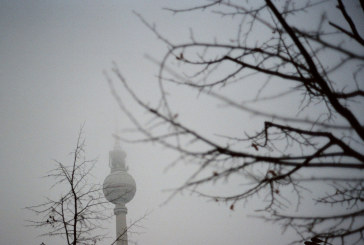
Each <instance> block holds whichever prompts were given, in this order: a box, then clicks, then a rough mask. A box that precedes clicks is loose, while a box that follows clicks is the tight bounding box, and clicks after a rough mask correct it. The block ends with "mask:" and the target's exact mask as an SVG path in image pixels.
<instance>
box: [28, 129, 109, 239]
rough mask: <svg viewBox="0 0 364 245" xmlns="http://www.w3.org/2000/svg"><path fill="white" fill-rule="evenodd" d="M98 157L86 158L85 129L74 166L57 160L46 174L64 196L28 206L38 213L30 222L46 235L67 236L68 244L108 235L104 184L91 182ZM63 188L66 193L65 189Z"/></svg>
mask: <svg viewBox="0 0 364 245" xmlns="http://www.w3.org/2000/svg"><path fill="white" fill-rule="evenodd" d="M95 163H96V161H95V160H87V159H86V158H85V140H84V138H83V135H82V128H81V130H80V132H79V134H78V138H77V143H76V146H75V148H74V151H73V152H72V163H71V164H70V165H67V164H64V163H62V162H59V161H56V168H54V169H53V170H51V171H50V172H49V173H48V174H47V175H46V177H47V178H51V179H52V180H54V181H55V182H54V184H53V186H52V188H61V190H60V192H61V194H60V196H59V197H57V198H55V199H53V198H47V199H46V200H45V201H44V202H42V203H41V204H38V205H34V206H30V207H27V209H28V210H30V211H32V212H34V213H35V214H37V218H35V219H34V220H29V222H30V225H31V226H34V227H36V228H41V229H44V230H45V232H44V233H43V234H42V236H50V237H54V236H56V237H62V238H65V240H66V244H69V245H71V244H73V245H75V244H88V245H90V244H96V243H99V241H101V240H103V239H105V238H106V233H105V231H104V230H102V227H103V223H102V222H103V221H105V220H107V219H108V218H110V217H111V213H109V214H108V212H107V207H108V205H107V203H108V202H107V201H106V200H105V198H104V196H103V193H102V186H100V185H98V184H91V182H90V177H91V171H92V169H93V167H94V165H95ZM62 191H63V192H62Z"/></svg>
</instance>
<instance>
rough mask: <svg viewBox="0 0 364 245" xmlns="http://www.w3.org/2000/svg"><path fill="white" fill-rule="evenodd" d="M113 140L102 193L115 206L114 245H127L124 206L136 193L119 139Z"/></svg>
mask: <svg viewBox="0 0 364 245" xmlns="http://www.w3.org/2000/svg"><path fill="white" fill-rule="evenodd" d="M113 137H114V138H115V145H114V149H113V150H112V151H110V152H109V167H110V169H111V172H110V174H109V175H108V176H107V177H106V178H105V180H104V184H103V192H104V195H105V198H106V199H107V200H108V201H109V202H111V203H113V204H115V208H114V214H115V216H116V244H117V245H128V236H127V230H128V227H127V225H126V214H127V212H128V209H127V208H126V206H125V204H126V203H128V202H130V201H131V200H132V199H133V197H134V195H135V191H136V184H135V180H134V178H133V177H132V176H131V175H130V174H128V172H127V168H126V166H125V158H126V153H125V152H124V151H123V150H122V149H121V146H120V138H119V137H118V136H117V135H115V134H113Z"/></svg>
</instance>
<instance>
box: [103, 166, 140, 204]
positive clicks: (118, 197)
mask: <svg viewBox="0 0 364 245" xmlns="http://www.w3.org/2000/svg"><path fill="white" fill-rule="evenodd" d="M135 191H136V183H135V180H134V178H133V177H132V176H131V175H130V174H128V173H127V172H125V171H115V172H112V173H111V174H109V175H108V176H107V177H106V178H105V180H104V184H103V192H104V195H105V198H106V199H107V200H108V201H109V202H112V203H114V204H125V203H128V202H130V201H131V199H133V197H134V195H135Z"/></svg>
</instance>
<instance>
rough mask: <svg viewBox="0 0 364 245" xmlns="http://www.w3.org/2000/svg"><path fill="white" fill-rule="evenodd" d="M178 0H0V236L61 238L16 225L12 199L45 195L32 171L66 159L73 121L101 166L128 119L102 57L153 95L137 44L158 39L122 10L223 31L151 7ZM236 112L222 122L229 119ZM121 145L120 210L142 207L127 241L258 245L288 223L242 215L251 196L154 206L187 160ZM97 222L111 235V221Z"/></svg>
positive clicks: (158, 49) (102, 168) (159, 46)
mask: <svg viewBox="0 0 364 245" xmlns="http://www.w3.org/2000/svg"><path fill="white" fill-rule="evenodd" d="M181 2H182V1H173V0H169V1H168V0H153V1H152V0H143V1H142V0H140V1H135V0H134V1H133V0H103V1H97V0H88V1H85V0H83V1H81V0H74V1H58V0H55V1H44V0H34V1H29V0H24V1H22V0H8V1H7V0H0V166H1V169H0V185H1V188H0V244H4V245H5V244H6V245H21V244H27V245H28V244H40V243H41V242H42V241H46V242H47V244H55V245H57V244H63V243H62V241H61V240H51V239H48V238H40V237H37V235H38V234H39V233H40V231H39V230H34V229H33V228H30V227H27V226H26V222H25V221H24V220H25V219H27V218H29V217H30V214H29V213H28V212H27V211H26V210H24V207H26V206H28V205H32V204H36V203H39V202H40V201H42V200H43V198H44V197H45V196H48V195H50V192H51V191H50V190H49V187H50V184H51V182H50V181H49V180H45V179H42V178H41V176H43V175H45V174H46V172H47V171H48V170H50V169H51V168H52V167H53V166H54V165H53V164H54V162H53V159H57V160H60V161H64V162H66V161H67V160H70V159H69V155H68V154H69V152H71V151H72V150H73V146H74V145H75V142H76V139H77V133H78V130H79V127H80V125H81V124H83V123H84V122H85V128H84V133H85V138H86V145H87V147H86V154H87V157H88V158H98V163H97V166H96V168H95V172H94V175H95V182H100V183H102V181H103V180H104V178H105V176H106V175H107V174H108V173H109V168H108V151H109V150H111V149H112V146H113V140H112V138H111V134H112V133H113V132H114V131H115V130H116V129H118V128H120V129H122V128H125V127H128V126H130V123H129V122H128V121H127V120H126V119H125V118H124V117H123V116H122V113H121V112H120V111H119V109H118V107H117V104H116V102H115V100H114V99H113V97H112V96H111V93H110V89H109V87H108V85H107V82H106V80H105V78H104V76H103V70H110V68H111V67H112V61H115V62H116V63H117V64H118V65H119V67H120V68H121V69H122V71H123V74H124V75H125V76H126V77H127V79H128V80H129V81H130V82H131V83H132V86H134V87H136V88H138V91H139V93H142V96H145V98H147V99H148V98H152V97H153V96H155V95H154V94H153V92H150V91H151V90H150V87H151V86H154V85H153V84H154V83H152V82H151V81H152V80H155V76H156V74H157V71H158V69H157V68H158V67H156V66H155V65H154V64H152V63H151V62H150V61H148V60H147V59H145V58H144V55H145V54H148V55H151V56H152V57H156V58H158V59H161V57H162V55H163V54H164V52H165V51H166V47H165V46H164V45H163V43H161V42H160V41H159V40H158V39H157V38H156V37H155V36H154V35H153V33H151V32H150V31H149V30H147V28H146V27H145V26H144V25H143V24H142V23H141V21H140V20H139V19H138V18H137V17H136V16H135V15H134V14H133V12H132V11H133V10H134V11H136V12H138V13H140V14H141V15H143V16H144V17H145V19H147V20H148V21H150V22H152V23H155V24H156V26H157V27H158V29H159V30H160V31H161V32H162V33H164V34H166V36H168V37H170V38H171V40H174V41H177V40H185V39H186V38H188V37H189V30H188V28H189V27H193V28H196V30H199V36H200V37H201V38H204V37H205V35H206V36H208V35H209V32H210V31H212V30H213V32H214V33H216V32H218V31H221V32H225V33H227V35H229V34H232V33H234V30H231V29H229V28H226V25H225V24H224V21H222V22H221V23H220V22H218V23H217V22H215V21H214V19H213V17H212V16H211V15H196V14H195V15H189V14H186V15H176V16H174V15H172V14H171V13H169V12H167V11H165V10H163V9H162V8H163V7H169V6H175V7H180V6H182V5H184V6H192V5H193V4H194V3H195V1H193V0H189V1H183V4H182V3H181ZM126 103H127V104H128V102H126ZM130 109H131V110H134V108H130ZM185 109H188V110H190V109H191V110H192V108H188V107H186V108H185ZM181 110H183V108H181ZM135 111H136V112H137V113H139V112H138V111H137V109H136V108H135ZM196 113H197V112H196ZM210 116H211V115H210ZM191 120H192V119H191ZM197 120H198V118H197ZM247 120H250V119H249V118H247ZM219 123H222V122H219ZM225 123H226V122H225ZM237 123H238V121H237V122H231V125H233V126H232V127H234V125H235V124H237ZM252 124H254V123H252V122H249V123H247V127H248V126H249V125H252ZM204 127H205V125H201V128H204ZM211 127H214V125H211ZM249 127H250V126H249ZM123 148H124V150H125V151H126V153H127V164H128V165H129V166H130V173H131V174H132V175H133V176H134V178H135V180H136V182H137V193H136V196H135V198H134V199H133V200H132V202H131V203H129V204H128V209H129V213H128V220H135V219H138V218H139V217H141V216H143V215H144V213H146V212H149V211H151V213H150V215H149V216H148V217H147V218H146V219H145V220H143V221H142V223H141V225H142V226H143V228H140V229H139V228H138V229H139V230H137V231H138V234H135V235H132V236H131V237H130V238H131V239H132V240H133V241H135V242H137V244H148V245H157V244H158V245H160V244H173V245H177V244H181V245H182V244H183V245H186V244H189V245H193V244H196V245H197V244H210V245H211V244H212V245H218V244H243V243H244V244H254V245H255V244H258V245H259V244H261V245H265V244H282V242H285V241H287V240H288V239H292V238H294V235H292V234H291V233H289V232H288V233H285V234H281V230H280V227H278V226H274V225H271V224H265V223H264V222H263V221H261V220H259V219H256V218H252V217H249V215H250V214H253V210H254V208H255V202H257V200H252V201H251V202H250V203H248V204H247V205H245V206H244V205H243V204H239V206H238V207H236V210H235V211H231V210H229V208H228V207H227V206H224V205H222V204H218V203H212V202H206V201H205V200H203V199H201V198H198V197H195V196H191V195H190V194H188V193H183V194H181V195H178V196H176V197H175V198H174V199H172V200H171V201H170V202H169V203H167V204H166V205H163V206H160V204H161V203H162V202H163V201H165V200H166V198H167V197H168V195H169V194H168V193H166V192H164V191H163V190H164V189H168V188H171V187H177V186H178V185H180V184H182V183H183V180H185V178H186V177H187V176H188V174H189V173H190V168H189V167H188V166H176V167H174V168H172V169H170V170H169V171H167V172H165V167H166V166H167V165H168V164H169V163H170V162H171V159H173V157H174V155H173V153H171V152H169V151H167V150H165V149H163V148H161V147H156V146H150V145H125V144H124V145H123ZM53 194H55V193H53ZM108 227H109V228H110V235H111V236H113V235H114V230H113V229H114V223H113V222H112V223H110V224H108Z"/></svg>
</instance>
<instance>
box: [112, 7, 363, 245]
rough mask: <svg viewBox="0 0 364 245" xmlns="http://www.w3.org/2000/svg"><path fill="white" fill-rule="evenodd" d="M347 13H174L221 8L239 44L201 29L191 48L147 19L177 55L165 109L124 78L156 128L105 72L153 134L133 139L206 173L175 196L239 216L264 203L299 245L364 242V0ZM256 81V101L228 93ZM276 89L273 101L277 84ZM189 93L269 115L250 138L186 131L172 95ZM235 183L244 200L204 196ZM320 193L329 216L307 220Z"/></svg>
mask: <svg viewBox="0 0 364 245" xmlns="http://www.w3.org/2000/svg"><path fill="white" fill-rule="evenodd" d="M345 4H347V2H345V3H344V2H343V1H341V0H337V1H310V0H307V1H293V0H286V1H271V0H265V1H245V2H244V3H242V2H241V1H228V0H226V1H224V0H217V1H209V2H208V3H206V4H201V5H196V6H191V7H189V8H185V9H173V8H167V9H166V10H167V11H170V12H172V13H173V14H183V13H185V12H187V13H189V14H191V13H192V12H196V11H200V12H198V14H199V13H201V14H204V13H206V12H207V11H208V10H210V12H211V13H215V14H216V15H217V16H220V17H222V19H224V18H231V24H232V25H233V24H235V25H236V27H235V30H236V33H235V36H234V37H233V38H231V37H225V36H219V33H217V34H216V35H217V38H216V39H215V40H214V41H197V38H195V34H194V33H193V31H191V35H190V41H188V42H184V43H173V42H172V41H170V40H169V39H168V38H167V37H165V36H164V35H162V34H161V33H160V32H159V31H158V30H157V29H156V27H155V25H152V24H150V23H149V22H148V21H146V20H145V19H144V18H143V17H142V16H141V15H139V14H137V16H138V17H139V18H140V20H141V21H142V22H143V23H144V24H145V25H146V26H147V27H148V28H149V29H150V30H151V31H152V32H153V33H154V34H155V35H156V36H157V38H159V39H160V40H161V41H162V42H164V43H165V45H166V47H167V48H168V51H167V52H166V54H165V55H164V56H163V58H162V60H161V62H159V63H158V64H159V73H158V81H157V82H158V85H159V86H158V88H159V90H160V100H159V101H157V102H156V103H155V104H153V103H152V102H149V101H144V100H143V99H142V98H141V97H140V96H138V91H135V90H134V89H132V87H131V86H130V85H129V84H128V83H127V80H126V79H125V78H124V77H123V75H122V72H121V71H120V69H119V68H118V67H117V66H116V65H115V66H114V68H113V73H114V75H115V76H116V77H117V79H118V80H120V81H121V82H122V84H123V86H124V88H125V90H126V91H127V92H128V93H129V94H130V95H131V97H132V98H133V99H134V101H135V102H136V103H137V104H138V105H139V106H141V107H142V108H143V109H145V110H146V111H147V112H148V113H149V115H150V116H151V119H152V120H150V119H148V121H147V123H146V122H143V119H141V118H138V117H136V116H135V115H134V114H133V113H132V112H131V111H129V110H128V108H127V107H126V106H125V105H124V103H123V101H122V99H121V96H120V95H119V93H118V91H116V90H115V88H114V85H113V81H112V78H111V77H110V76H108V75H107V74H106V77H107V79H108V81H109V84H110V86H111V89H112V93H113V95H114V97H115V98H116V100H117V102H118V104H119V105H120V107H121V109H122V110H123V111H124V112H125V114H126V115H127V116H128V117H129V118H130V120H131V121H132V122H133V124H134V125H135V126H136V129H137V131H138V132H139V133H141V136H142V137H141V138H136V139H135V138H130V137H129V138H125V139H124V140H125V141H132V142H158V143H160V144H161V145H163V146H165V147H168V148H171V149H173V150H175V151H177V152H178V153H179V158H178V159H177V160H178V161H186V162H194V163H196V164H197V165H198V166H199V168H198V170H197V171H196V173H195V174H193V175H192V176H191V177H190V178H189V179H188V180H187V181H186V183H185V184H184V185H183V186H181V187H180V188H178V189H177V190H176V192H179V191H181V190H191V191H193V192H195V193H197V194H198V195H201V196H203V197H205V198H208V199H211V200H215V201H218V202H226V203H228V205H229V206H230V208H231V209H234V205H235V204H236V203H237V202H241V201H246V200H248V199H250V198H251V197H254V196H259V197H264V198H263V201H264V203H265V205H264V207H263V209H262V210H263V211H264V212H265V214H266V215H264V218H265V219H267V220H270V221H272V222H275V223H278V224H280V225H282V227H283V228H284V229H288V228H291V229H293V230H295V231H296V232H297V234H299V236H300V238H299V239H297V240H296V241H293V242H292V243H302V242H305V244H330V243H332V242H340V243H341V244H359V243H361V244H362V241H363V239H364V226H363V220H364V177H363V171H364V155H363V152H364V144H363V143H364V127H363V114H364V113H363V112H364V111H363V106H364V99H363V98H364V90H363V86H364V83H363V78H364V76H363V67H364V64H363V60H364V48H363V47H364V39H363V33H361V31H362V30H363V25H362V23H363V19H364V18H363V10H364V6H363V1H357V2H356V3H354V4H356V5H357V6H356V8H355V10H357V11H359V12H356V14H359V17H358V15H354V14H353V13H350V12H349V11H348V9H347V6H345ZM351 4H353V1H351ZM352 11H354V10H353V9H352ZM318 12H320V13H319V15H317V13H318ZM302 20H304V21H302ZM308 20H310V21H308ZM216 21H218V18H217V19H216ZM218 40H220V41H218ZM221 40H222V41H221ZM152 60H153V59H152ZM153 61H154V62H156V61H155V60H153ZM251 81H254V83H256V84H261V85H260V87H258V88H257V89H256V91H252V94H255V95H254V98H253V99H251V100H245V101H244V100H242V99H241V98H234V97H230V96H229V94H228V93H224V91H225V90H228V89H229V87H230V86H236V87H238V86H237V85H236V84H247V86H248V84H249V83H250V82H251ZM275 84H277V85H276V87H275V90H274V92H270V91H269V89H268V88H269V86H271V87H272V86H274V85H275ZM183 87H187V88H190V92H191V93H193V94H196V93H198V94H200V95H203V96H209V97H211V98H212V99H215V100H216V101H218V102H219V103H222V104H224V105H225V106H226V108H227V109H228V108H234V109H237V113H248V114H250V115H253V116H256V117H259V118H260V119H262V121H261V125H262V127H261V129H260V130H259V131H258V132H244V128H241V133H239V134H238V135H218V136H217V135H216V134H213V133H212V134H211V135H206V134H205V133H202V132H199V131H198V130H195V129H194V128H193V125H192V126H191V125H189V126H187V124H186V123H185V122H183V120H182V119H181V118H182V116H181V115H179V112H177V111H175V110H174V109H173V106H172V105H171V103H170V100H171V95H170V94H171V93H170V90H171V88H173V89H178V88H183ZM238 88H242V86H241V87H238ZM254 88H255V87H254ZM242 92H243V91H242ZM290 100H292V101H298V103H297V108H296V110H295V113H294V114H293V115H290V114H288V112H286V111H282V110H279V109H278V110H276V111H272V112H267V111H264V109H259V108H264V107H262V106H261V105H264V104H266V105H267V104H269V103H271V102H274V103H277V101H278V103H279V102H281V105H282V107H283V105H284V103H287V101H288V102H289V101H290ZM292 103H294V102H292ZM259 106H260V107H259ZM221 126H222V127H228V125H221ZM233 176H236V177H238V178H240V180H241V183H243V184H245V185H244V188H240V190H241V191H240V192H238V193H235V194H233V195H223V194H221V195H220V194H216V193H213V194H209V193H205V192H202V191H200V187H202V186H203V185H204V184H206V183H207V184H208V183H225V182H223V181H220V180H226V179H228V180H229V178H232V177H233ZM219 181H220V182H219ZM319 184H320V188H317V187H318V186H319ZM307 189H310V191H307ZM317 189H321V190H324V191H319V190H317ZM311 192H314V193H316V192H318V193H317V195H319V197H318V198H315V199H313V201H314V205H317V206H318V207H329V208H330V209H328V210H327V212H326V213H316V214H315V213H314V214H312V212H311V213H301V212H299V211H300V209H299V208H300V207H302V205H303V204H302V203H303V201H302V198H303V196H308V195H310V193H311ZM291 193H294V195H295V196H292V194H291ZM312 196H314V195H312ZM312 198H313V197H312ZM291 206H295V207H296V212H292V210H291V209H290V207H291ZM310 239H311V240H310ZM309 240H310V241H309ZM329 242H330V243H329Z"/></svg>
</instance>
